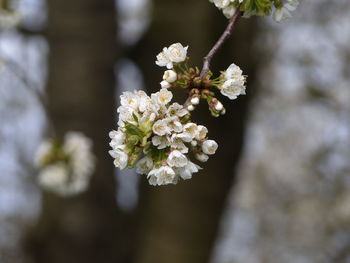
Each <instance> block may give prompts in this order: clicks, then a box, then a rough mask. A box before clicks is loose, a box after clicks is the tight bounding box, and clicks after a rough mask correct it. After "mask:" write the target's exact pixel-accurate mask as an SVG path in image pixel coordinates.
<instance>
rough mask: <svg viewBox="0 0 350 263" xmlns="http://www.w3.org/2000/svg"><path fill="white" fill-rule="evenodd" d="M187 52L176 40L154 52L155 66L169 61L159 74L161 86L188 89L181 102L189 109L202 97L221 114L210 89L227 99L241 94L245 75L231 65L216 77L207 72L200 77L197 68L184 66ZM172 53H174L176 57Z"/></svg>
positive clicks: (221, 108) (211, 108) (213, 112)
mask: <svg viewBox="0 0 350 263" xmlns="http://www.w3.org/2000/svg"><path fill="white" fill-rule="evenodd" d="M187 51H188V47H184V46H183V45H182V44H180V43H176V44H172V45H171V46H170V47H168V48H163V51H162V52H161V53H159V54H158V55H157V60H156V64H157V65H159V66H162V67H164V66H169V63H171V65H170V66H169V67H168V68H170V69H168V70H166V71H165V72H164V74H163V80H162V81H161V82H160V86H161V88H166V89H169V88H176V87H181V88H183V89H187V90H189V93H190V98H189V100H188V102H187V103H186V105H185V106H186V109H187V110H189V111H192V110H194V109H195V107H196V106H197V105H198V104H199V103H200V100H201V99H202V100H205V101H207V103H208V105H209V110H210V112H211V114H212V115H213V116H215V117H217V116H219V115H221V114H225V109H224V107H223V105H222V103H221V102H220V101H219V100H218V99H217V98H216V96H215V93H214V92H213V90H214V91H215V90H219V91H220V92H221V94H222V95H224V96H227V97H228V98H229V99H231V100H233V99H236V98H237V97H238V96H239V95H243V94H245V82H246V77H245V76H243V75H242V73H243V72H242V70H241V69H240V68H239V67H238V66H237V65H235V64H231V65H230V66H229V68H228V69H227V70H226V71H224V72H222V74H221V75H220V76H219V77H218V78H216V79H211V77H212V74H211V73H209V74H208V75H207V76H205V78H201V77H200V72H199V70H198V68H191V67H189V66H188V64H187V62H188V59H189V58H188V57H187ZM169 54H172V55H169ZM174 54H177V56H175V55H174ZM169 61H170V62H169ZM175 61H176V62H175ZM210 90H211V91H210Z"/></svg>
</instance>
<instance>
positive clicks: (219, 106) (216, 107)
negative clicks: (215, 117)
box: [215, 101, 224, 111]
mask: <svg viewBox="0 0 350 263" xmlns="http://www.w3.org/2000/svg"><path fill="white" fill-rule="evenodd" d="M223 108H224V106H223V105H222V103H221V102H220V101H218V102H217V103H216V105H215V109H216V110H217V111H222V109H223Z"/></svg>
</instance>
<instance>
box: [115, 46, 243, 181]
mask: <svg viewBox="0 0 350 263" xmlns="http://www.w3.org/2000/svg"><path fill="white" fill-rule="evenodd" d="M187 51H188V47H184V46H183V45H182V44H180V43H175V44H172V45H170V46H169V47H165V48H163V50H162V52H160V53H159V54H158V55H157V57H156V58H157V60H156V64H157V65H158V66H160V67H166V68H167V70H165V72H164V74H163V80H162V81H161V82H160V86H161V89H160V90H159V91H158V92H156V93H153V94H151V96H148V95H147V94H146V93H145V92H144V91H134V92H124V93H123V94H122V95H121V96H120V104H121V106H120V107H119V108H118V113H119V121H118V129H117V130H113V131H112V132H110V134H109V136H110V138H111V142H110V146H111V147H112V150H111V151H109V153H110V155H111V156H112V157H113V158H114V165H115V166H116V167H118V168H120V169H124V168H133V167H135V166H136V172H137V173H139V174H144V175H146V176H147V178H148V181H149V183H150V184H151V185H166V184H176V183H177V182H178V180H179V179H180V178H181V179H183V180H186V179H190V178H192V174H193V173H197V172H198V171H199V169H201V168H200V167H199V166H198V165H197V164H195V163H193V162H192V161H191V160H190V157H189V154H190V153H191V154H192V155H193V156H194V157H195V158H196V159H197V160H198V161H200V162H206V161H207V160H208V158H209V155H213V154H215V152H216V150H217V148H218V144H217V143H216V142H215V141H214V140H210V139H208V137H207V133H208V129H207V128H206V127H205V126H203V125H198V124H196V123H194V122H193V121H192V120H191V111H193V110H194V109H195V106H196V105H198V104H199V103H200V101H201V100H204V101H206V102H207V103H208V106H209V110H210V112H211V114H212V115H213V116H216V117H217V116H219V115H221V114H224V113H225V109H224V107H223V104H222V103H221V102H220V101H219V100H218V99H217V98H216V94H215V91H220V92H221V94H223V95H225V96H227V97H228V98H230V99H236V98H237V96H239V95H241V94H245V81H246V79H245V76H243V75H242V71H241V70H240V68H239V67H238V66H236V65H234V64H232V65H231V66H230V67H229V68H228V69H227V70H226V71H224V72H222V73H221V75H220V76H218V77H217V78H213V79H212V73H211V72H208V74H207V75H206V76H205V77H203V78H202V77H200V72H199V69H198V68H192V67H189V65H188V60H189V58H188V57H187ZM170 88H182V89H184V90H186V91H187V92H188V95H189V96H188V99H187V101H186V102H185V104H184V105H180V104H179V103H176V102H174V103H171V100H172V98H173V94H172V92H171V91H170V90H169V89H170Z"/></svg>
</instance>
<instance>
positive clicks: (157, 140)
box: [152, 135, 170, 149]
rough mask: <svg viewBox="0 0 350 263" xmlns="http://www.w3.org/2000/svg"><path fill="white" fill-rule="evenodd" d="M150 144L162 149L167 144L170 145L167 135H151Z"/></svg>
mask: <svg viewBox="0 0 350 263" xmlns="http://www.w3.org/2000/svg"><path fill="white" fill-rule="evenodd" d="M152 144H153V145H154V146H157V148H158V149H164V148H166V147H168V146H170V140H169V138H168V137H167V136H157V135H155V136H153V137H152Z"/></svg>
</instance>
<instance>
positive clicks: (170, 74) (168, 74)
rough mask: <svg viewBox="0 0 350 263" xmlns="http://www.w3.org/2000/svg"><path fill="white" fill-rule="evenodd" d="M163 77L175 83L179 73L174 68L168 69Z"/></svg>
mask: <svg viewBox="0 0 350 263" xmlns="http://www.w3.org/2000/svg"><path fill="white" fill-rule="evenodd" d="M163 79H164V80H165V81H167V82H169V83H173V82H175V81H176V79H177V74H176V72H175V71H174V70H166V71H165V72H164V75H163Z"/></svg>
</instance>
